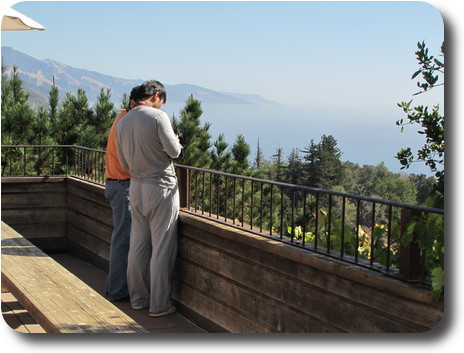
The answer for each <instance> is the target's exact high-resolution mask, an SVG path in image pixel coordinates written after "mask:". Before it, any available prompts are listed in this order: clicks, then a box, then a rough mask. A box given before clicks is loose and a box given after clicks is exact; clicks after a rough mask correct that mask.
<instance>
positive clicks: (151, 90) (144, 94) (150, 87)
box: [139, 80, 168, 103]
mask: <svg viewBox="0 0 464 353" xmlns="http://www.w3.org/2000/svg"><path fill="white" fill-rule="evenodd" d="M139 93H140V96H139V99H141V100H145V99H147V98H149V97H151V96H153V95H154V94H155V93H158V95H159V97H160V99H162V100H163V101H164V103H166V101H167V99H168V97H167V94H166V88H165V87H164V86H163V84H162V83H161V82H159V81H156V80H151V81H146V82H144V83H143V84H142V85H141V86H140V92H139Z"/></svg>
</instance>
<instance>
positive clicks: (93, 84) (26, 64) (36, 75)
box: [2, 47, 266, 106]
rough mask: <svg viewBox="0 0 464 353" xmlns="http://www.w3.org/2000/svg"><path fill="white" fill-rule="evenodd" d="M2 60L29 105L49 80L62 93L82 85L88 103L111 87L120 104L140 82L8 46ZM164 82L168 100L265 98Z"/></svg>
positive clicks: (44, 92)
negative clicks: (20, 84)
mask: <svg viewBox="0 0 464 353" xmlns="http://www.w3.org/2000/svg"><path fill="white" fill-rule="evenodd" d="M2 60H3V65H4V66H5V69H6V73H7V74H11V72H12V71H13V68H12V67H13V66H17V67H18V71H19V74H20V77H21V79H22V80H23V83H24V87H25V88H26V89H27V90H28V91H29V92H30V103H31V105H33V106H38V105H40V104H45V103H46V102H47V99H48V98H47V97H48V92H49V90H50V87H51V85H52V84H53V80H55V84H56V85H57V87H58V88H59V90H60V95H61V96H62V97H63V96H64V95H65V94H66V92H71V93H73V94H75V93H76V92H77V89H78V88H82V89H84V90H85V91H86V93H87V97H88V99H89V102H90V103H91V104H93V103H94V102H95V101H96V100H97V97H98V94H99V92H100V90H101V89H102V88H107V89H111V93H112V100H113V102H114V103H115V105H117V106H119V105H120V102H121V98H122V95H123V93H124V92H126V93H129V92H130V90H131V89H132V87H134V86H136V85H139V84H141V83H142V82H143V81H142V80H136V79H125V78H119V77H112V76H108V75H104V74H101V73H98V72H94V71H89V70H85V69H81V68H75V67H72V66H68V65H66V64H63V63H59V62H57V61H55V60H53V59H45V60H39V59H36V58H33V57H32V56H29V55H27V54H24V53H22V52H20V51H17V50H14V49H13V48H11V47H2ZM147 79H150V78H147ZM165 86H166V89H167V91H168V100H169V101H171V102H185V99H186V98H187V97H188V96H189V95H191V94H193V96H194V97H195V98H197V99H199V100H200V101H201V102H202V103H220V104H255V102H256V101H257V100H258V101H260V102H263V101H266V100H265V99H264V98H262V97H260V96H256V95H246V94H235V93H222V92H217V91H214V90H210V89H208V88H204V87H200V86H196V85H192V84H176V85H169V84H165Z"/></svg>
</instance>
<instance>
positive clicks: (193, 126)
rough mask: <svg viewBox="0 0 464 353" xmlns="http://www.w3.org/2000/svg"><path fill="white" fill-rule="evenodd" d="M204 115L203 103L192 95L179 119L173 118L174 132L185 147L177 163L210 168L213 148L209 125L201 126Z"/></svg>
mask: <svg viewBox="0 0 464 353" xmlns="http://www.w3.org/2000/svg"><path fill="white" fill-rule="evenodd" d="M202 115H203V110H202V109H201V103H200V101H199V100H197V99H195V98H193V96H192V95H191V96H190V97H189V98H187V101H186V102H185V107H184V108H183V109H182V110H181V111H180V116H179V118H176V117H175V116H173V118H172V125H173V128H174V131H175V132H177V133H178V134H179V136H180V137H181V143H182V146H183V150H182V154H181V155H180V157H179V158H178V159H177V163H179V164H184V165H190V166H195V167H202V168H205V167H208V166H209V162H210V156H211V152H210V151H209V149H210V148H211V142H210V138H211V136H210V134H209V132H208V131H209V128H210V124H209V123H204V124H203V126H201V121H200V118H201V116H202Z"/></svg>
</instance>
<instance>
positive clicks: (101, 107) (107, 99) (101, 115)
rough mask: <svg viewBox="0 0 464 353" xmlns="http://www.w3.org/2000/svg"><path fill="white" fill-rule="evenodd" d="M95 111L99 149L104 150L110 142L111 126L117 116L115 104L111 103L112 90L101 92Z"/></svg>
mask: <svg viewBox="0 0 464 353" xmlns="http://www.w3.org/2000/svg"><path fill="white" fill-rule="evenodd" d="M94 110H95V115H94V116H95V118H94V120H93V122H92V125H93V126H95V132H96V134H97V136H98V137H99V140H100V141H99V143H98V146H97V147H98V148H100V149H104V148H106V145H107V142H108V135H109V132H110V128H111V125H112V124H113V121H114V119H116V116H117V112H116V109H115V107H114V104H113V103H112V102H111V90H109V89H106V90H105V89H103V88H102V89H101V90H100V95H99V96H98V100H97V103H95V107H94Z"/></svg>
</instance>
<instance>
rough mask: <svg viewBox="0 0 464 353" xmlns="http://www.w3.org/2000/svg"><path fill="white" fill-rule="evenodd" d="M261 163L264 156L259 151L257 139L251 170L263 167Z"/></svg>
mask: <svg viewBox="0 0 464 353" xmlns="http://www.w3.org/2000/svg"><path fill="white" fill-rule="evenodd" d="M263 162H264V155H263V151H262V150H261V147H260V146H259V138H258V145H257V146H256V158H255V161H254V165H253V168H254V169H260V168H261V167H263Z"/></svg>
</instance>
